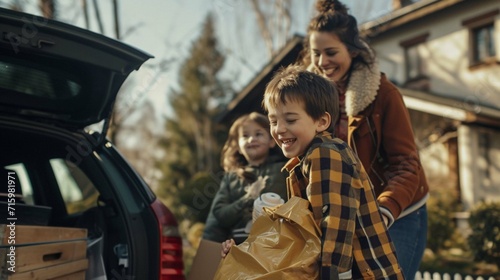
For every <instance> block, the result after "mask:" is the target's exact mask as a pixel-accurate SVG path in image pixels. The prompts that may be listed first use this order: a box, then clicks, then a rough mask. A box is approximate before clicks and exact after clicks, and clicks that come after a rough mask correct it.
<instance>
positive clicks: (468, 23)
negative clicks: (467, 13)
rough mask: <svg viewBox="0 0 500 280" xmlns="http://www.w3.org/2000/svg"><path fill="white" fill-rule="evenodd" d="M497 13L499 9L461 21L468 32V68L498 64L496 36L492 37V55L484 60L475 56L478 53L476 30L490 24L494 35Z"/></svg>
mask: <svg viewBox="0 0 500 280" xmlns="http://www.w3.org/2000/svg"><path fill="white" fill-rule="evenodd" d="M499 13H500V9H495V10H492V11H490V12H486V13H483V14H480V15H478V16H474V17H471V18H468V19H465V20H463V21H462V26H464V27H465V28H467V32H468V42H467V45H468V50H467V55H468V59H469V69H474V68H477V67H479V66H485V65H493V64H500V61H498V47H499V46H498V45H497V44H498V38H494V37H493V38H492V42H493V50H494V52H495V53H494V54H493V55H492V56H489V57H486V58H485V59H484V60H482V59H480V58H479V57H477V56H476V54H477V53H478V42H477V41H476V34H477V31H478V30H481V29H483V28H488V27H491V26H492V27H493V35H494V34H495V29H497V28H498V27H497V26H496V24H495V18H496V16H497V15H498V14H499Z"/></svg>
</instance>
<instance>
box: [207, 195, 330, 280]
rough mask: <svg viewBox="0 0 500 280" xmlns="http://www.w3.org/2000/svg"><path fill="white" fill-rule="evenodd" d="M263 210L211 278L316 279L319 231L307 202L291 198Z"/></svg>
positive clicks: (317, 274)
mask: <svg viewBox="0 0 500 280" xmlns="http://www.w3.org/2000/svg"><path fill="white" fill-rule="evenodd" d="M264 210H265V212H266V213H265V214H264V215H262V216H260V217H259V218H257V220H255V222H254V224H253V226H252V229H251V231H250V234H249V236H248V238H247V240H245V241H244V242H243V243H241V244H239V245H237V246H233V247H232V248H231V250H230V251H229V254H228V255H227V256H226V257H225V258H224V259H222V261H221V262H220V264H219V267H218V268H217V272H216V274H215V278H214V279H215V280H228V279H231V280H238V279H245V280H249V279H255V280H257V279H266V280H273V279H276V280H278V279H280V280H281V279H318V277H319V267H318V265H319V263H318V260H319V255H320V252H321V242H320V238H319V236H320V235H321V231H320V229H319V228H318V226H317V224H316V223H315V221H314V218H313V215H312V212H311V211H310V210H309V201H307V200H305V199H303V198H300V197H295V196H294V197H292V198H290V199H289V200H288V201H287V202H286V203H285V204H283V205H281V206H278V207H276V208H266V207H264Z"/></svg>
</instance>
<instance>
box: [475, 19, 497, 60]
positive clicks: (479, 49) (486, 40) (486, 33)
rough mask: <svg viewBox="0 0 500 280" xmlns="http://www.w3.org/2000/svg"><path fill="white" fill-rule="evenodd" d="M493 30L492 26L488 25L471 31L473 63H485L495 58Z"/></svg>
mask: <svg viewBox="0 0 500 280" xmlns="http://www.w3.org/2000/svg"><path fill="white" fill-rule="evenodd" d="M494 30H495V28H494V25H493V24H488V25H486V26H481V27H478V28H475V29H473V30H472V40H473V42H472V45H473V53H474V55H473V60H474V61H473V62H474V63H481V62H487V61H488V60H490V59H494V58H495V55H496V52H495V40H494V37H493V33H494Z"/></svg>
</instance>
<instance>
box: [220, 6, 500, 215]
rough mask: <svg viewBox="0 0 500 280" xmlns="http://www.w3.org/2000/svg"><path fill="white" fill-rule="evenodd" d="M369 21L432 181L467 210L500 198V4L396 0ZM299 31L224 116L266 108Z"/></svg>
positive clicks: (369, 35)
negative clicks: (268, 90)
mask: <svg viewBox="0 0 500 280" xmlns="http://www.w3.org/2000/svg"><path fill="white" fill-rule="evenodd" d="M393 2H394V3H395V5H394V7H395V8H396V9H394V10H393V11H392V12H391V13H389V14H387V15H384V16H382V17H380V18H378V19H376V20H373V21H370V22H366V23H363V24H361V25H360V26H359V27H360V31H361V33H362V35H363V36H364V37H365V38H366V40H367V41H368V42H369V44H370V45H371V46H372V47H373V48H374V50H375V52H376V53H377V56H378V60H379V63H380V67H381V70H382V71H383V72H385V73H386V74H387V76H388V77H389V79H390V80H391V81H393V82H394V83H395V84H396V85H397V86H398V87H399V88H400V90H401V93H402V94H403V97H404V100H405V103H406V105H407V107H408V109H409V111H410V115H411V118H412V124H413V128H414V131H415V138H416V142H417V145H418V146H419V149H420V154H421V158H422V162H423V165H424V168H425V169H426V173H427V176H428V179H429V182H430V185H431V188H433V189H434V190H437V191H441V192H445V193H449V195H450V196H454V198H456V199H457V201H460V202H461V203H462V204H463V206H464V208H465V210H466V211H467V210H470V209H471V207H472V206H473V205H474V204H475V203H476V202H478V201H480V200H500V140H497V139H500V2H499V1H493V0H420V1H404V0H400V1H399V3H398V1H393ZM302 39H303V37H301V36H298V35H297V36H295V37H294V38H292V39H291V40H290V41H289V43H288V44H287V45H286V46H285V47H284V48H283V49H282V51H281V52H280V53H278V55H277V56H276V57H275V58H274V59H273V60H272V61H271V62H270V63H269V64H268V65H266V66H265V67H264V69H263V70H262V71H261V72H260V73H259V74H258V75H256V77H255V78H254V79H253V80H252V81H251V82H250V83H249V84H248V85H247V87H245V88H244V89H243V90H242V91H241V92H240V94H239V95H238V96H237V98H236V99H235V100H234V101H233V102H232V103H231V104H229V106H228V108H227V112H226V113H225V114H224V116H222V118H221V121H222V122H223V123H226V124H229V123H230V122H231V120H232V119H234V118H235V116H238V115H240V114H243V113H246V112H250V111H253V110H258V111H259V110H262V109H261V100H262V95H263V91H264V87H265V85H266V83H267V82H268V81H269V79H270V77H271V76H272V73H273V72H274V71H275V70H276V69H278V67H280V66H281V65H287V64H289V63H292V62H294V61H295V60H294V59H297V57H298V55H299V53H300V51H301V50H302Z"/></svg>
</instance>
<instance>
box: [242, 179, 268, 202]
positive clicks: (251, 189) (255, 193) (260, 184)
mask: <svg viewBox="0 0 500 280" xmlns="http://www.w3.org/2000/svg"><path fill="white" fill-rule="evenodd" d="M267 178H269V176H264V177H262V176H259V178H257V180H256V181H255V182H253V183H252V184H251V185H250V186H247V187H246V188H245V191H246V192H247V193H246V194H245V197H248V198H251V199H256V198H257V197H259V194H260V192H261V191H262V190H263V189H264V188H265V187H266V181H267Z"/></svg>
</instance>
